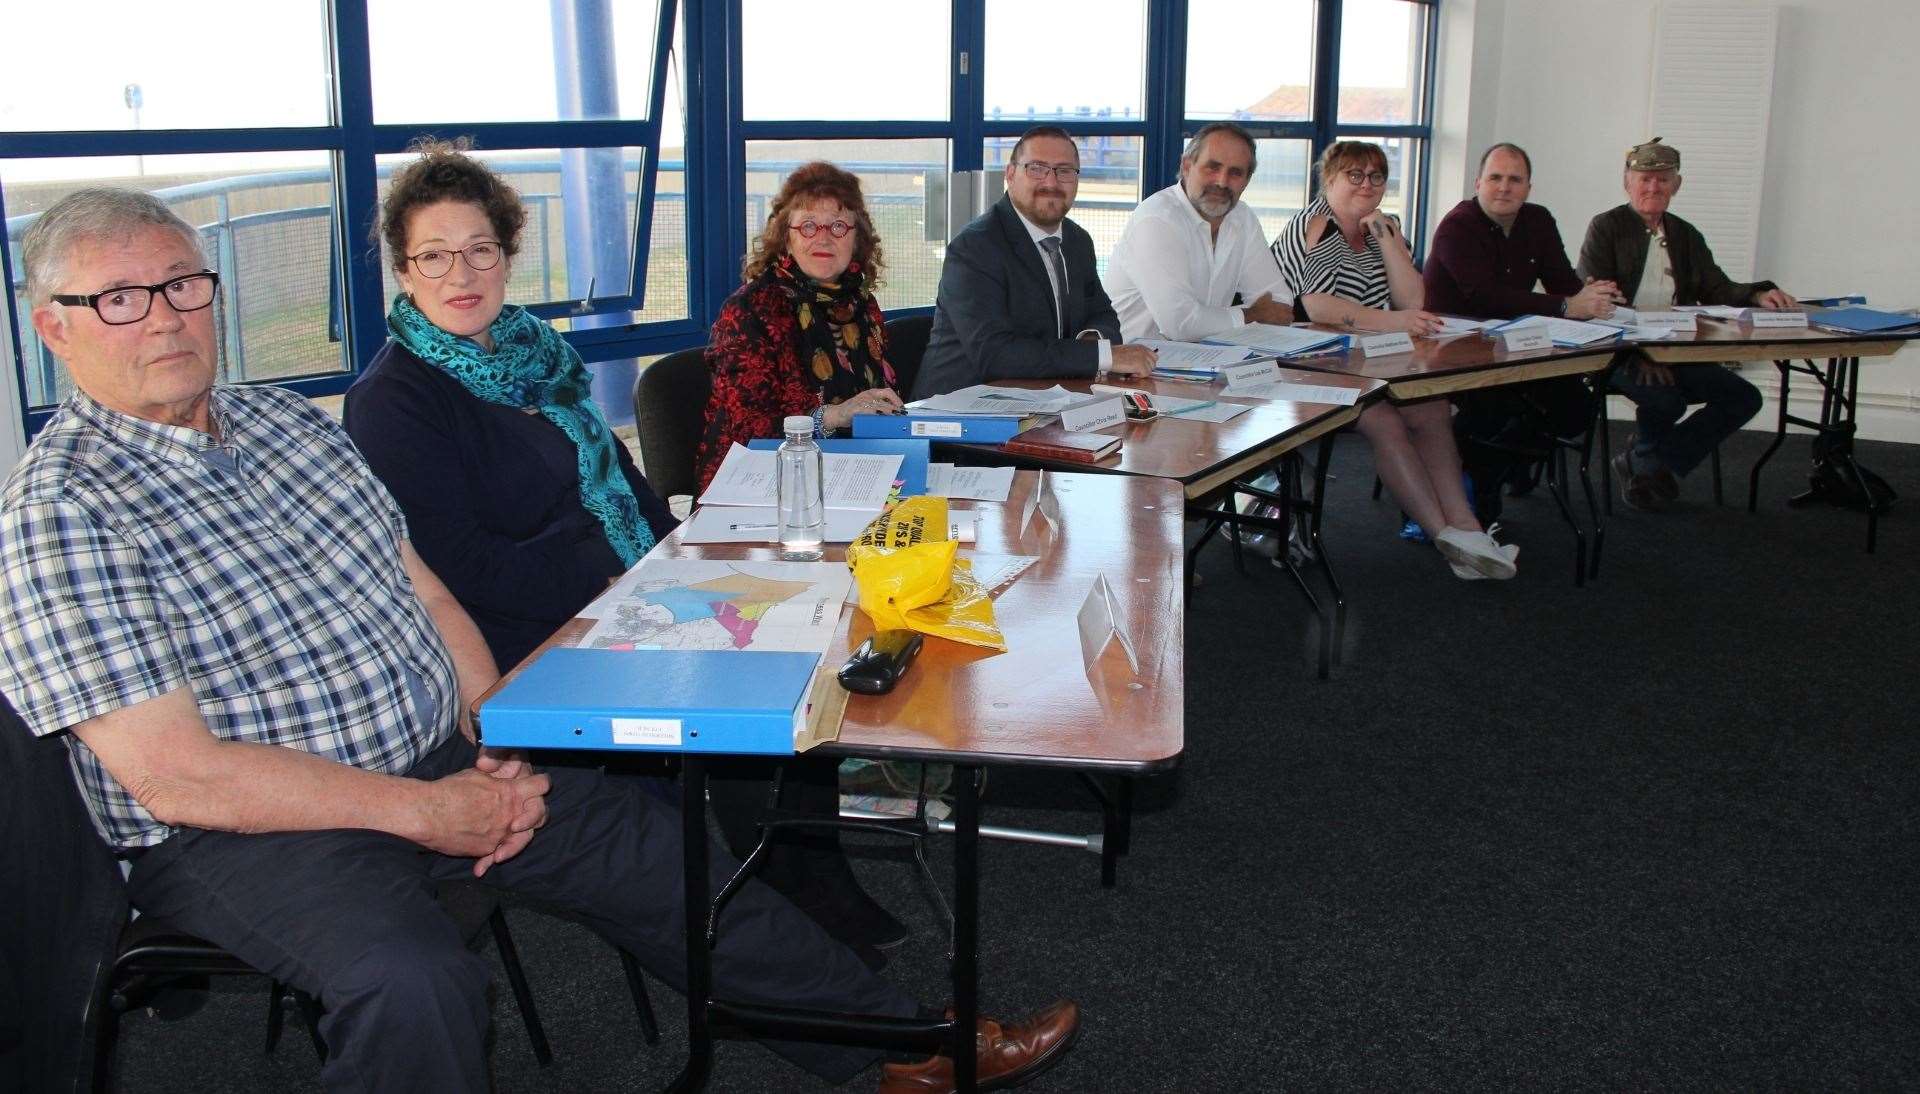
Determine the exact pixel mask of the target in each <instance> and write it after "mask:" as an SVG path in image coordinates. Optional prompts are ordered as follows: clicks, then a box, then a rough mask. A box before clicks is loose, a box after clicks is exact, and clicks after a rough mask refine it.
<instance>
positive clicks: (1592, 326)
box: [1495, 315, 1620, 346]
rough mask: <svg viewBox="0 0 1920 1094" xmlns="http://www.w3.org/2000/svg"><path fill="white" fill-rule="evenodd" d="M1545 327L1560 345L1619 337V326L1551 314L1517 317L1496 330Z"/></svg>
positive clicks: (1548, 334)
mask: <svg viewBox="0 0 1920 1094" xmlns="http://www.w3.org/2000/svg"><path fill="white" fill-rule="evenodd" d="M1541 326H1543V327H1545V328H1546V330H1547V337H1549V338H1551V339H1553V341H1554V344H1555V345H1560V346H1588V345H1592V344H1594V343H1595V342H1604V341H1606V340H1607V339H1609V338H1614V337H1618V335H1619V333H1620V331H1619V328H1617V327H1610V326H1608V325H1606V324H1605V323H1583V322H1581V321H1580V320H1578V319H1559V318H1556V317H1554V316H1549V315H1529V316H1527V317H1526V318H1524V319H1515V320H1514V321H1513V322H1511V323H1503V324H1501V325H1500V326H1499V327H1497V328H1495V329H1496V330H1519V329H1523V328H1526V327H1541Z"/></svg>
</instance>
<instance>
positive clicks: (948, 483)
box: [927, 463, 1014, 501]
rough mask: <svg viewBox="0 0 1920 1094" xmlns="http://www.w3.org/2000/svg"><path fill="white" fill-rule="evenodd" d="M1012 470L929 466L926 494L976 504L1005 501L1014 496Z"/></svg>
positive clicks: (937, 464)
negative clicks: (972, 501) (968, 499)
mask: <svg viewBox="0 0 1920 1094" xmlns="http://www.w3.org/2000/svg"><path fill="white" fill-rule="evenodd" d="M1013 472H1014V469H1013V468H1011V467H955V466H954V465H953V464H950V463H930V464H928V465H927V493H929V494H933V495H937V496H939V497H943V498H971V499H972V500H974V501H1006V500H1007V495H1009V494H1011V493H1012V492H1013Z"/></svg>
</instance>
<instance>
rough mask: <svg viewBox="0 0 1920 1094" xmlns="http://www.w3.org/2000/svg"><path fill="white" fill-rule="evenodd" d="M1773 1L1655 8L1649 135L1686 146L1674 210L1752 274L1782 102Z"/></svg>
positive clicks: (1740, 275)
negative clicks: (1770, 128) (1777, 105)
mask: <svg viewBox="0 0 1920 1094" xmlns="http://www.w3.org/2000/svg"><path fill="white" fill-rule="evenodd" d="M1779 25H1780V13H1779V10H1778V9H1777V8H1776V7H1775V6H1774V5H1772V4H1762V3H1753V4H1740V5H1737V6H1734V5H1726V4H1687V3H1670V4H1661V5H1660V6H1659V8H1658V9H1657V11H1656V12H1655V14H1654V27H1653V94H1652V96H1651V97H1650V100H1649V103H1650V105H1649V107H1648V110H1647V134H1648V135H1649V136H1659V137H1662V138H1664V139H1665V140H1666V142H1667V143H1668V144H1671V145H1673V146H1674V147H1675V148H1678V149H1679V150H1680V174H1681V175H1682V176H1684V177H1685V179H1686V184H1685V186H1684V187H1682V189H1681V191H1680V196H1679V197H1678V198H1677V199H1675V201H1674V212H1675V213H1677V214H1679V215H1680V216H1681V217H1684V218H1685V219H1687V220H1688V221H1691V222H1692V223H1693V225H1694V226H1695V227H1697V228H1699V229H1700V231H1701V233H1702V234H1704V235H1705V236H1706V237H1707V245H1708V246H1709V247H1711V248H1713V256H1714V258H1715V259H1716V260H1718V261H1719V263H1720V266H1721V268H1722V269H1724V270H1726V271H1727V276H1729V277H1731V278H1733V279H1735V280H1737V281H1745V280H1749V279H1751V278H1752V277H1753V262H1754V248H1755V246H1756V244H1757V242H1758V238H1759V232H1760V191H1761V187H1762V184H1763V183H1764V182H1765V178H1766V164H1767V124H1768V117H1769V115H1770V114H1771V111H1772V105H1773V56H1774V44H1775V41H1776V39H1777V38H1778V34H1779Z"/></svg>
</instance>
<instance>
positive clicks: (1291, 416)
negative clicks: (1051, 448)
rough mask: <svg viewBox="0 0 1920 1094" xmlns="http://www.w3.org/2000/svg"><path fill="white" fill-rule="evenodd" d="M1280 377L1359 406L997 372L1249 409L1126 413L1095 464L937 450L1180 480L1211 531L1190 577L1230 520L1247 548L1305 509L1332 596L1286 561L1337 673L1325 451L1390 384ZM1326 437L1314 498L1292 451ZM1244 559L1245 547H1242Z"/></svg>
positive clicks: (1337, 595)
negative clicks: (1277, 467)
mask: <svg viewBox="0 0 1920 1094" xmlns="http://www.w3.org/2000/svg"><path fill="white" fill-rule="evenodd" d="M1280 375H1281V378H1282V379H1284V380H1286V381H1289V382H1292V383H1302V384H1314V385H1317V386H1321V387H1342V388H1347V389H1349V390H1352V391H1353V392H1354V393H1355V396H1354V402H1353V405H1351V406H1347V405H1341V404H1337V403H1298V402H1287V401H1280V400H1270V399H1254V398H1246V397H1241V396H1234V395H1229V394H1226V393H1225V392H1224V390H1223V387H1224V385H1223V384H1221V383H1220V382H1219V381H1215V382H1214V383H1211V384H1196V383H1189V382H1182V381H1178V380H1155V379H1151V378H1133V377H1124V376H1109V377H1105V378H1102V379H1099V380H1085V379H1082V380H1000V381H995V382H996V383H997V384H999V385H1001V386H1005V387H1023V388H1032V389H1044V388H1048V387H1051V386H1053V385H1054V384H1056V383H1057V384H1059V385H1060V386H1061V387H1063V388H1065V389H1066V390H1068V391H1074V392H1080V393H1087V394H1091V393H1093V385H1094V384H1095V383H1100V384H1103V385H1105V386H1110V387H1125V388H1132V389H1136V390H1142V391H1146V392H1148V393H1149V394H1155V395H1167V396H1172V397H1174V398H1179V399H1201V400H1206V399H1214V400H1216V401H1218V402H1223V403H1243V404H1245V405H1246V406H1247V407H1248V408H1249V409H1248V410H1247V412H1246V413H1244V414H1238V415H1235V416H1234V417H1233V418H1230V419H1228V420H1227V421H1225V422H1217V423H1216V422H1207V421H1201V420H1198V419H1194V418H1184V417H1179V416H1174V415H1163V416H1161V417H1159V418H1155V419H1153V420H1152V421H1148V422H1122V423H1119V424H1117V425H1112V426H1108V427H1106V428H1105V429H1101V430H1096V431H1095V432H1099V433H1106V434H1110V435H1113V436H1119V437H1124V438H1125V443H1124V444H1122V445H1121V447H1120V451H1118V452H1116V453H1114V454H1113V455H1111V456H1109V457H1107V458H1106V459H1104V460H1101V461H1099V462H1097V463H1091V464H1087V463H1073V462H1069V461H1056V460H1047V459H1042V458H1037V457H1033V456H1029V455H1027V454H1025V453H1012V452H1007V451H1006V450H1005V449H1004V448H1002V447H1000V446H998V445H980V444H946V443H942V444H940V445H939V447H938V451H940V452H941V453H943V454H945V455H949V456H951V457H953V458H955V459H958V460H960V461H962V462H966V463H989V464H1007V463H1011V464H1014V465H1015V466H1019V467H1037V468H1048V469H1064V470H1069V471H1093V472H1101V473H1105V474H1115V475H1129V476H1148V477H1153V478H1160V479H1170V480H1172V481H1174V482H1177V483H1179V484H1180V489H1181V492H1182V494H1183V495H1184V496H1185V498H1186V514H1187V517H1188V518H1189V519H1192V520H1196V521H1201V522H1203V523H1204V524H1205V525H1206V528H1205V530H1204V531H1203V532H1202V533H1201V534H1200V535H1199V537H1197V538H1196V539H1195V541H1194V544H1193V546H1192V547H1191V548H1189V549H1188V550H1187V552H1186V561H1185V566H1184V568H1183V570H1182V572H1183V574H1184V575H1185V577H1186V579H1187V580H1188V581H1189V582H1191V580H1192V577H1193V564H1194V559H1195V558H1197V557H1198V555H1199V553H1200V551H1201V549H1202V548H1204V547H1205V546H1206V545H1207V543H1208V542H1209V541H1210V540H1211V539H1212V538H1213V536H1214V535H1216V534H1217V533H1218V532H1219V531H1220V530H1221V529H1222V528H1223V527H1228V526H1231V527H1232V528H1233V530H1234V538H1233V540H1232V543H1233V545H1234V550H1235V551H1236V552H1237V551H1238V550H1239V549H1240V541H1239V538H1238V536H1239V533H1240V531H1241V530H1242V529H1246V530H1253V529H1261V530H1264V531H1267V532H1268V533H1270V534H1274V535H1278V536H1279V537H1280V538H1281V541H1282V542H1285V540H1286V537H1287V534H1288V530H1289V528H1290V527H1291V523H1292V520H1293V514H1294V513H1296V512H1299V513H1304V514H1306V516H1307V517H1308V521H1307V533H1306V534H1307V536H1308V537H1309V539H1310V540H1311V542H1312V544H1313V548H1314V551H1315V555H1316V557H1317V558H1318V559H1319V560H1320V563H1321V567H1320V569H1321V573H1322V574H1323V575H1324V576H1325V578H1326V583H1327V587H1328V594H1329V598H1328V603H1327V604H1326V605H1324V606H1323V605H1322V604H1321V602H1320V599H1319V598H1318V597H1316V596H1315V595H1314V593H1313V589H1312V588H1311V586H1310V585H1309V584H1308V582H1307V579H1306V577H1305V575H1304V574H1302V573H1301V572H1300V569H1299V567H1298V566H1296V565H1294V563H1293V562H1292V560H1291V559H1289V558H1287V557H1286V555H1285V554H1282V555H1281V557H1280V559H1279V561H1280V563H1281V566H1282V568H1283V569H1285V570H1286V572H1287V574H1288V576H1290V577H1292V578H1293V581H1294V585H1295V587H1296V588H1298V589H1299V590H1300V592H1301V595H1303V596H1305V597H1306V600H1307V604H1308V606H1309V607H1310V608H1311V609H1312V610H1313V613H1314V618H1315V619H1316V620H1318V621H1319V625H1320V667H1319V672H1320V676H1321V677H1322V678H1323V679H1324V678H1326V677H1327V676H1329V675H1331V673H1332V666H1333V663H1334V662H1335V661H1336V660H1337V659H1338V654H1339V648H1340V633H1341V630H1342V629H1343V627H1344V624H1345V618H1346V595H1345V593H1344V592H1343V591H1342V590H1341V588H1340V583H1339V580H1338V579H1337V578H1336V577H1335V575H1334V572H1333V567H1332V565H1331V564H1330V563H1329V562H1328V561H1327V558H1326V545H1325V544H1324V543H1323V542H1322V540H1321V538H1320V505H1319V499H1320V497H1321V496H1322V492H1323V488H1324V487H1325V485H1326V482H1325V480H1326V469H1327V463H1328V456H1329V454H1330V453H1331V451H1332V443H1333V435H1334V433H1335V432H1337V431H1338V430H1340V429H1341V428H1343V427H1345V426H1346V425H1348V424H1350V423H1351V422H1352V421H1353V420H1354V419H1355V418H1358V417H1359V416H1360V411H1361V410H1362V409H1363V408H1364V407H1365V405H1366V403H1367V401H1368V400H1370V399H1374V398H1377V397H1379V396H1381V395H1382V394H1384V393H1385V390H1386V385H1385V384H1383V383H1381V382H1379V381H1377V380H1372V379H1369V378H1366V377H1360V376H1329V375H1325V374H1322V373H1315V372H1306V371H1302V370H1300V369H1294V368H1283V369H1281V370H1280ZM1313 441H1318V442H1319V443H1320V446H1321V448H1320V458H1319V459H1318V460H1317V461H1316V462H1315V465H1314V467H1315V475H1316V484H1317V485H1316V489H1315V490H1314V492H1313V494H1312V496H1311V498H1308V497H1306V496H1305V492H1304V491H1302V490H1297V489H1293V488H1292V487H1293V485H1294V483H1295V479H1294V478H1293V477H1292V474H1291V473H1293V472H1297V466H1296V464H1297V461H1292V460H1290V459H1288V457H1290V456H1291V455H1292V454H1294V453H1295V452H1297V451H1298V450H1299V449H1300V448H1301V446H1303V445H1305V444H1308V443H1309V442H1313ZM1282 460H1287V464H1286V470H1287V471H1288V472H1289V473H1290V474H1289V475H1287V476H1285V478H1286V481H1285V483H1283V489H1282V490H1280V491H1265V490H1259V489H1257V488H1254V487H1252V486H1251V485H1250V484H1249V483H1248V481H1247V480H1249V479H1251V478H1253V477H1254V476H1255V475H1257V474H1258V473H1259V472H1261V471H1263V470H1265V469H1266V468H1268V467H1270V466H1272V465H1273V464H1274V463H1276V462H1278V461H1282ZM1235 493H1244V494H1248V495H1250V496H1256V497H1259V498H1261V499H1263V500H1269V501H1272V502H1274V503H1275V504H1277V505H1278V506H1279V507H1280V511H1281V513H1280V516H1279V517H1277V518H1275V517H1263V516H1257V515H1253V514H1248V513H1242V512H1240V511H1239V510H1238V508H1237V507H1236V506H1235V505H1234V504H1233V501H1234V498H1233V495H1234V494H1235ZM1235 557H1236V558H1238V555H1236V556H1235Z"/></svg>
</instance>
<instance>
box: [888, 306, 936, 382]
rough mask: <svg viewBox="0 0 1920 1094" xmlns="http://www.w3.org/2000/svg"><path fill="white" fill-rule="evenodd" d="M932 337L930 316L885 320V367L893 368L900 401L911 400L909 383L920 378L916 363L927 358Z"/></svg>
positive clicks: (909, 316)
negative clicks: (928, 340)
mask: <svg viewBox="0 0 1920 1094" xmlns="http://www.w3.org/2000/svg"><path fill="white" fill-rule="evenodd" d="M932 334H933V316H931V315H903V316H901V317H900V318H898V319H889V320H887V363H888V364H890V365H892V366H893V379H894V383H895V384H897V385H898V390H899V392H900V397H901V398H902V399H910V398H912V397H913V381H914V380H915V379H917V378H918V377H919V375H920V359H921V358H922V357H925V356H926V355H927V339H928V338H929V337H930V336H931V335H932Z"/></svg>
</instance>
